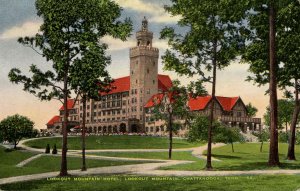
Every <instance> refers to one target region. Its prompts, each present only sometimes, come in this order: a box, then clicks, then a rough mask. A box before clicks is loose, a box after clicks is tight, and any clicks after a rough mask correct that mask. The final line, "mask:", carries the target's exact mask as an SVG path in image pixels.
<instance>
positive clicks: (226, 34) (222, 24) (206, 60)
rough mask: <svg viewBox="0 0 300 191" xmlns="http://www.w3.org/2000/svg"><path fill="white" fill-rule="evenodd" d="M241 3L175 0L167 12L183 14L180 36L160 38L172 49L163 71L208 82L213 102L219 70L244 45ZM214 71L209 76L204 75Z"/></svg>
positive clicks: (171, 32)
mask: <svg viewBox="0 0 300 191" xmlns="http://www.w3.org/2000/svg"><path fill="white" fill-rule="evenodd" d="M238 2H239V1H235V0H231V1H228V0H221V1H210V0H202V1H201V2H198V1H189V0H182V1H178V0H172V5H171V6H166V8H165V9H166V11H167V12H169V13H170V14H171V15H173V16H176V15H180V16H181V19H180V20H179V21H178V27H181V28H180V29H181V30H180V31H179V33H176V32H175V29H174V28H172V27H166V28H164V29H163V30H162V31H161V38H162V39H167V40H168V44H169V46H170V48H171V50H167V51H166V52H165V55H164V56H162V59H163V63H164V68H165V69H167V70H173V71H175V72H177V73H179V74H180V75H188V76H198V77H199V79H198V80H197V81H196V83H202V82H209V83H211V85H212V90H211V95H212V100H215V94H216V73H217V69H223V68H224V67H226V66H228V65H229V63H230V61H232V60H233V59H235V58H236V55H237V53H238V49H239V48H241V46H242V45H243V44H242V43H241V42H242V39H241V38H240V37H241V36H240V35H239V33H238V32H237V30H236V29H237V28H239V27H241V26H242V21H241V18H242V14H243V12H235V11H232V10H240V9H241V8H242V7H241V6H243V5H242V4H241V3H238ZM182 31H186V32H185V33H183V32H182ZM207 71H208V72H212V75H207V73H205V72H207ZM214 105H215V102H214V101H212V102H211V109H210V124H209V126H208V129H209V131H208V146H207V164H206V168H207V170H210V169H212V165H211V142H212V129H213V119H214Z"/></svg>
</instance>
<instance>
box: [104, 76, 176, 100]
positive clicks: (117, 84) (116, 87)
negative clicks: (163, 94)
mask: <svg viewBox="0 0 300 191" xmlns="http://www.w3.org/2000/svg"><path fill="white" fill-rule="evenodd" d="M157 78H158V89H159V90H162V91H167V90H168V89H169V88H170V87H171V86H172V81H171V79H170V77H169V76H168V75H161V74H158V76H157ZM129 90H130V76H125V77H122V78H117V79H114V81H113V82H112V83H111V90H110V91H109V92H108V93H102V95H107V94H114V93H121V92H128V91H129Z"/></svg>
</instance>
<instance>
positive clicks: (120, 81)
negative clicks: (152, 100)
mask: <svg viewBox="0 0 300 191" xmlns="http://www.w3.org/2000/svg"><path fill="white" fill-rule="evenodd" d="M129 89H130V77H129V76H125V77H122V78H117V79H114V82H112V83H111V90H110V91H109V92H108V93H107V94H114V93H120V92H126V91H129ZM103 94H105V93H103Z"/></svg>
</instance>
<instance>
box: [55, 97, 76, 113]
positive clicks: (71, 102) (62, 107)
mask: <svg viewBox="0 0 300 191" xmlns="http://www.w3.org/2000/svg"><path fill="white" fill-rule="evenodd" d="M74 103H75V100H74V99H68V102H67V108H68V110H69V109H73V107H74ZM63 110H64V106H63V105H62V106H61V107H60V109H59V111H63Z"/></svg>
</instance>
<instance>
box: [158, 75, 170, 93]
mask: <svg viewBox="0 0 300 191" xmlns="http://www.w3.org/2000/svg"><path fill="white" fill-rule="evenodd" d="M171 87H172V80H171V78H170V76H168V75H161V74H158V89H159V90H163V91H167V90H168V89H169V88H171Z"/></svg>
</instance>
